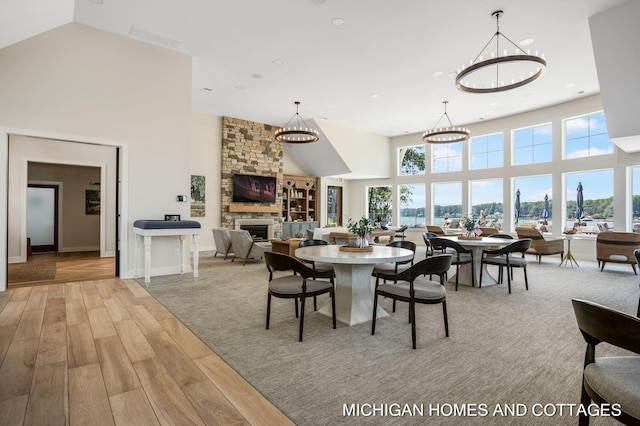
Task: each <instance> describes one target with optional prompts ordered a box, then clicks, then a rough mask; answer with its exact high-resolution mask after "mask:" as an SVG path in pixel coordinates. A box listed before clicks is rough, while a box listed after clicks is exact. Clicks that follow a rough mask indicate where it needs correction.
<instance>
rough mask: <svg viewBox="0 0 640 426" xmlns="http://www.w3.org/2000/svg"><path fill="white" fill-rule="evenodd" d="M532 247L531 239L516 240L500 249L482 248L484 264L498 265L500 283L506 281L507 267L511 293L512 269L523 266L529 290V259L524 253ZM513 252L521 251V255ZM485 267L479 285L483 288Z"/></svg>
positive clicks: (526, 286)
mask: <svg viewBox="0 0 640 426" xmlns="http://www.w3.org/2000/svg"><path fill="white" fill-rule="evenodd" d="M529 247H531V239H529V238H527V239H524V240H516V241H514V242H513V243H511V244H509V245H507V246H504V247H502V248H498V249H489V250H482V263H483V265H496V266H498V268H499V269H498V283H499V284H500V283H502V282H504V281H503V280H504V269H505V268H506V269H507V283H508V286H509V294H511V280H512V278H511V277H512V269H513V268H522V270H523V272H524V285H525V288H526V289H527V290H529V280H528V278H527V259H525V257H524V253H525V252H526V251H527V250H528V249H529ZM513 253H519V254H520V256H512V255H513ZM483 272H484V267H482V268H480V280H478V287H480V288H482V273H483Z"/></svg>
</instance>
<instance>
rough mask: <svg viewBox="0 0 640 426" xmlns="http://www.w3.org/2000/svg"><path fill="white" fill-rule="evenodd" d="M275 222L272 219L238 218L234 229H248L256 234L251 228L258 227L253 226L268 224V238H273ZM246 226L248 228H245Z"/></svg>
mask: <svg viewBox="0 0 640 426" xmlns="http://www.w3.org/2000/svg"><path fill="white" fill-rule="evenodd" d="M273 225H274V222H273V220H272V219H236V220H235V223H234V229H237V230H239V229H247V230H249V233H250V234H255V232H251V229H257V228H253V227H258V226H266V230H267V232H266V239H268V240H273V239H274V232H273ZM243 227H246V228H243Z"/></svg>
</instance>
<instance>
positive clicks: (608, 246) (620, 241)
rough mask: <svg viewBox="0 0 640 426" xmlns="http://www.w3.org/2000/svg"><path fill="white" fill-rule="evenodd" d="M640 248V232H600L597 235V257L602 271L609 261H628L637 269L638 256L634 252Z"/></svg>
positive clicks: (635, 272)
mask: <svg viewBox="0 0 640 426" xmlns="http://www.w3.org/2000/svg"><path fill="white" fill-rule="evenodd" d="M636 249H640V234H636V233H634V232H615V231H610V232H600V233H599V234H598V236H597V237H596V259H597V260H598V266H599V267H600V271H601V272H602V271H603V270H604V265H606V264H607V262H614V263H627V264H630V265H631V267H632V268H633V273H634V274H636V275H638V271H637V270H636V262H637V261H636V258H635V256H634V254H633V252H634V251H635V250H636Z"/></svg>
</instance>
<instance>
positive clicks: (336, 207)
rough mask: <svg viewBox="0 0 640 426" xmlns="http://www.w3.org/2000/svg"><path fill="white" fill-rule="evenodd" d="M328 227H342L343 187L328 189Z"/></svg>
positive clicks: (330, 187)
mask: <svg viewBox="0 0 640 426" xmlns="http://www.w3.org/2000/svg"><path fill="white" fill-rule="evenodd" d="M327 225H333V226H342V187H341V186H328V187H327Z"/></svg>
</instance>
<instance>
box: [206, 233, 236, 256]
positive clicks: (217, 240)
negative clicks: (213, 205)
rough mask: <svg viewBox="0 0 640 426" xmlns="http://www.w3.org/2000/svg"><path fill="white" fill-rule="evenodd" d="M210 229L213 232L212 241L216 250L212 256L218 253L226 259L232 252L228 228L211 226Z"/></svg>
mask: <svg viewBox="0 0 640 426" xmlns="http://www.w3.org/2000/svg"><path fill="white" fill-rule="evenodd" d="M211 231H212V233H213V243H214V244H215V246H216V252H215V254H214V255H213V257H216V256H217V255H218V253H220V254H223V255H224V258H225V259H226V258H227V256H228V255H229V254H232V253H233V248H232V245H231V236H230V235H229V230H228V229H227V228H213V229H212V230H211Z"/></svg>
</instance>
